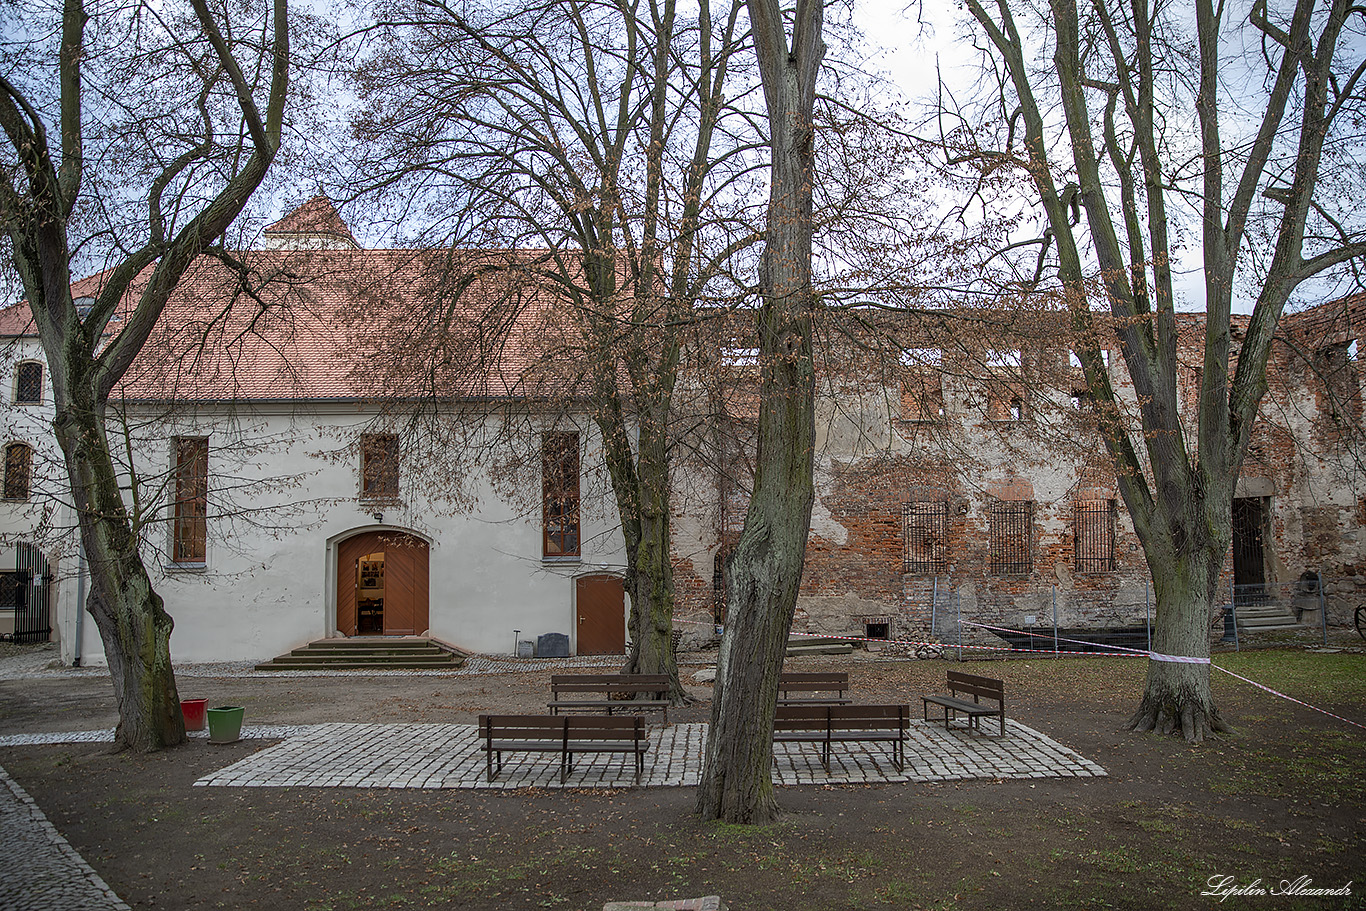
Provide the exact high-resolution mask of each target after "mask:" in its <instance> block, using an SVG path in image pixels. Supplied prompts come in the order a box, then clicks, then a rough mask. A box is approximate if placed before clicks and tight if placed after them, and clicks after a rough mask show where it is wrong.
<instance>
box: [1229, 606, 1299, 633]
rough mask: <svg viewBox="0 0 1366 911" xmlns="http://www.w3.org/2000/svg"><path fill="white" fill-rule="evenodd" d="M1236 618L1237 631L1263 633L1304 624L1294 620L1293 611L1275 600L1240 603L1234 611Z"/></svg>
mask: <svg viewBox="0 0 1366 911" xmlns="http://www.w3.org/2000/svg"><path fill="white" fill-rule="evenodd" d="M1234 616H1235V617H1236V618H1237V620H1238V633H1239V635H1242V634H1244V633H1264V632H1268V631H1270V630H1277V629H1304V628H1305V624H1303V623H1299V622H1297V621H1296V620H1295V614H1294V612H1293V611H1291V610H1289V609H1287V608H1286V606H1285V605H1284V604H1281V603H1278V602H1276V601H1263V602H1260V603H1256V602H1253V603H1249V604H1240V605H1238V607H1237V609H1236V610H1235V611H1234Z"/></svg>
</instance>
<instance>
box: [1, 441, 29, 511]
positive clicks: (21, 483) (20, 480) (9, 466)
mask: <svg viewBox="0 0 1366 911" xmlns="http://www.w3.org/2000/svg"><path fill="white" fill-rule="evenodd" d="M32 475H33V450H32V449H31V448H29V447H28V446H27V445H25V444H23V443H10V444H9V445H8V446H6V447H5V499H6V500H27V499H28V492H29V482H30V479H31V478H32Z"/></svg>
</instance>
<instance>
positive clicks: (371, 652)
mask: <svg viewBox="0 0 1366 911" xmlns="http://www.w3.org/2000/svg"><path fill="white" fill-rule="evenodd" d="M290 654H291V655H297V656H301V657H302V656H305V655H309V656H314V657H318V658H342V657H352V658H354V657H361V656H367V657H384V656H388V655H392V656H394V657H396V658H406V657H410V656H414V655H449V654H450V652H448V651H446V650H445V649H441V648H437V647H436V646H435V645H428V646H424V647H422V648H390V647H388V646H383V645H367V646H357V647H356V648H322V649H315V648H311V647H309V646H305V647H303V648H296V649H295V650H294V651H292V652H290Z"/></svg>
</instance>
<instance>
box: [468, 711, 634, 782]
mask: <svg viewBox="0 0 1366 911" xmlns="http://www.w3.org/2000/svg"><path fill="white" fill-rule="evenodd" d="M479 739H480V740H482V741H483V743H484V762H485V766H486V768H487V770H488V778H489V781H493V778H494V776H495V775H496V774H497V773H498V772H501V771H502V770H503V754H504V753H559V754H560V783H561V784H563V783H564V781H565V778H566V776H568V774H569V773H570V772H571V771H573V768H574V754H575V753H632V754H634V755H635V757H636V783H637V784H639V782H640V776H641V773H642V772H644V771H645V749H646V747H647V745H648V743H647V741H646V739H645V719H644V718H641V717H640V716H639V715H636V716H635V717H632V718H622V717H616V718H593V717H587V716H584V715H480V716H479Z"/></svg>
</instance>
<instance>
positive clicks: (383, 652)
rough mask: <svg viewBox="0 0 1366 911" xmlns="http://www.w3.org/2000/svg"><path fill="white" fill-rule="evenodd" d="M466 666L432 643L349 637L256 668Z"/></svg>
mask: <svg viewBox="0 0 1366 911" xmlns="http://www.w3.org/2000/svg"><path fill="white" fill-rule="evenodd" d="M464 663H465V656H464V655H461V654H459V653H457V652H454V651H451V650H450V649H448V648H445V647H444V646H442V645H439V644H438V643H436V642H434V641H432V640H431V639H418V638H407V637H405V638H401V639H400V638H391V637H385V636H377V637H367V638H361V637H352V638H349V639H319V640H318V641H317V642H310V643H309V644H308V645H306V646H304V647H303V648H296V649H294V651H292V652H290V653H289V654H288V655H281V656H280V657H278V658H273V659H271V660H270V661H266V662H264V663H262V664H258V665H256V669H257V670H258V671H316V670H326V671H344V670H381V671H414V670H447V671H453V670H456V669H457V668H459V667H461V666H462V665H463V664H464Z"/></svg>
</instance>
